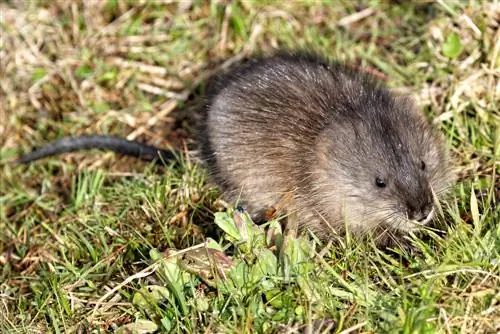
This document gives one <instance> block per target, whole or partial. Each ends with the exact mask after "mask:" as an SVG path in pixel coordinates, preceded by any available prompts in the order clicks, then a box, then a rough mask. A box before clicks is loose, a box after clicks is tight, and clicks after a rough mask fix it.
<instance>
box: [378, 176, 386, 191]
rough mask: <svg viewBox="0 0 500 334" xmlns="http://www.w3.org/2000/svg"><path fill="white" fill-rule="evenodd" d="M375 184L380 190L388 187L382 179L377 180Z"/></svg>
mask: <svg viewBox="0 0 500 334" xmlns="http://www.w3.org/2000/svg"><path fill="white" fill-rule="evenodd" d="M375 184H376V185H377V187H379V188H384V187H385V186H386V185H387V184H386V182H385V180H384V179H383V178H381V177H377V178H375Z"/></svg>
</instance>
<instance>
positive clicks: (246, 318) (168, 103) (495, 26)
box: [0, 0, 500, 333]
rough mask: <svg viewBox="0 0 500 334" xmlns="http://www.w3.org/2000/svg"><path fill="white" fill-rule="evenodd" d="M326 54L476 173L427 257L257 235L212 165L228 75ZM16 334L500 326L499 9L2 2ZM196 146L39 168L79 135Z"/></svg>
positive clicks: (1, 322) (5, 170) (10, 329)
mask: <svg viewBox="0 0 500 334" xmlns="http://www.w3.org/2000/svg"><path fill="white" fill-rule="evenodd" d="M285 48H286V49H307V50H313V51H315V52H318V53H321V54H324V55H327V56H328V57H330V58H331V59H335V60H338V61H341V62H345V63H347V64H349V65H350V66H352V67H356V68H359V69H360V70H362V71H366V72H369V73H371V74H373V75H375V76H376V77H378V78H379V79H380V80H382V81H385V82H386V83H387V84H388V85H389V86H390V87H391V88H393V89H394V90H395V91H397V92H398V93H403V94H408V95H412V96H414V97H415V100H416V101H417V102H418V105H419V107H420V108H422V109H423V110H425V112H426V113H427V114H428V115H429V116H430V117H431V118H432V119H433V122H434V123H435V124H436V126H437V127H439V129H440V130H441V131H442V133H443V134H444V135H445V137H446V140H447V147H448V148H449V151H450V154H451V157H452V162H453V165H454V167H455V170H456V174H457V182H456V185H455V186H454V187H453V189H452V191H451V193H450V196H449V198H448V199H447V200H446V202H445V203H444V204H443V213H442V215H441V219H440V221H439V222H438V226H439V230H431V231H429V232H426V233H425V235H420V236H419V235H417V236H410V239H411V243H412V245H413V250H412V251H409V250H402V249H379V248H377V247H375V246H374V245H373V243H371V242H365V243H357V242H354V241H353V240H352V239H350V238H346V239H345V242H344V243H342V244H335V245H333V244H322V243H321V242H319V241H318V240H315V239H314V237H312V236H309V235H304V236H301V237H299V238H293V237H290V236H287V235H284V234H283V233H282V231H281V228H280V226H279V224H278V223H277V222H275V221H273V222H270V223H269V224H268V225H265V226H256V225H254V224H253V223H252V222H251V221H250V220H249V218H248V216H247V215H246V213H245V212H242V211H241V210H240V209H239V208H236V209H234V208H233V205H234V203H225V202H224V201H223V200H221V198H220V193H219V191H218V189H217V188H216V187H215V186H214V185H213V184H211V183H210V180H209V179H208V178H207V175H206V172H205V171H204V170H203V168H201V167H200V166H199V165H198V164H197V162H196V152H195V151H194V150H193V147H194V145H193V144H194V143H193V129H194V128H195V125H196V122H197V120H198V118H197V110H198V108H199V106H200V103H201V102H200V101H202V98H203V93H204V90H205V87H206V85H207V84H209V79H210V77H211V76H212V75H214V74H216V73H218V72H219V71H221V70H223V69H224V68H226V67H227V66H228V65H229V64H231V63H233V62H235V61H239V60H241V59H245V58H248V57H250V56H251V55H253V54H262V53H271V52H273V50H278V49H285ZM0 58H1V59H0V60H1V63H0V69H1V72H0V73H1V77H0V101H1V104H0V116H1V121H0V332H2V333H47V332H54V333H60V332H66V333H72V332H79V333H87V332H96V333H97V332H108V331H116V332H118V333H131V332H137V333H152V332H154V331H158V332H169V331H170V332H181V333H190V332H195V333H196V332H204V333H214V332H217V333H220V332H224V333H254V332H256V333H262V332H266V333H267V332H273V333H301V332H305V333H307V332H311V333H312V332H324V333H330V332H333V333H361V332H365V333H374V332H376V333H436V332H439V333H496V332H498V331H500V268H499V266H500V263H499V262H500V261H499V259H500V224H499V223H498V222H499V219H500V203H499V198H500V181H499V180H500V178H499V177H498V175H499V174H500V127H499V126H498V125H499V124H500V111H499V110H500V3H498V1H479V0H478V1H471V2H465V1H462V2H459V1H445V0H442V1H411V2H410V1H396V0H394V1H389V0H385V1H382V0H381V1H368V0H367V1H349V0H344V1H333V2H319V1H318V2H317V1H301V2H299V1H288V2H275V1H265V2H264V1H263V2H257V1H255V2H254V1H232V2H231V1H210V2H209V1H187V0H186V1H183V2H172V3H170V2H169V1H156V2H155V1H139V0H137V1H132V0H129V1H116V0H108V1H104V0H103V1H98V0H87V1H69V0H57V1H41V0H40V1H37V0H32V1H15V0H10V1H9V0H7V1H4V2H2V3H0ZM91 133H99V134H113V135H118V136H122V137H127V138H129V139H139V140H141V141H144V142H147V143H149V144H153V145H158V146H161V147H174V148H177V149H178V151H179V155H180V157H179V159H180V161H181V163H179V164H167V165H165V166H155V165H153V164H148V163H145V162H142V161H138V160H136V159H133V158H127V157H123V156H120V155H117V154H113V153H109V152H101V151H96V150H94V151H89V152H81V153H71V154H65V155H63V156H59V157H53V158H48V159H44V160H42V161H38V162H36V163H33V164H31V165H29V166H18V165H16V164H14V160H15V158H16V156H17V155H18V154H19V153H20V152H26V151H29V150H30V149H31V148H32V147H35V146H39V145H41V144H43V143H46V142H48V141H50V140H54V139H56V138H60V137H62V136H65V135H74V134H91Z"/></svg>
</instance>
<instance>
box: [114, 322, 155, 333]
mask: <svg viewBox="0 0 500 334" xmlns="http://www.w3.org/2000/svg"><path fill="white" fill-rule="evenodd" d="M157 330H158V325H156V324H155V323H154V322H152V321H149V320H143V319H137V320H136V321H135V322H133V323H130V324H127V325H125V326H122V327H120V328H118V329H117V330H116V331H115V333H119V334H124V333H133V334H146V333H154V332H156V331H157Z"/></svg>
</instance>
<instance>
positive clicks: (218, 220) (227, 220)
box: [215, 212, 241, 240]
mask: <svg viewBox="0 0 500 334" xmlns="http://www.w3.org/2000/svg"><path fill="white" fill-rule="evenodd" d="M215 224H217V226H219V227H220V228H221V229H222V230H223V231H224V232H226V234H228V235H229V236H230V237H231V238H234V239H236V240H240V239H241V234H240V232H239V231H238V228H237V227H236V224H235V222H234V220H233V219H232V218H231V217H230V216H229V215H228V214H227V213H226V212H216V213H215Z"/></svg>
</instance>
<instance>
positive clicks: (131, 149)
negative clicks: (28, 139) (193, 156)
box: [16, 135, 177, 164]
mask: <svg viewBox="0 0 500 334" xmlns="http://www.w3.org/2000/svg"><path fill="white" fill-rule="evenodd" d="M89 149H102V150H109V151H113V152H116V153H120V154H124V155H129V156H133V157H138V158H140V159H143V160H148V161H152V160H156V161H158V162H160V163H161V162H162V161H169V160H177V158H176V156H175V155H174V153H173V152H172V151H170V150H163V149H160V148H157V147H154V146H150V145H146V144H143V143H140V142H138V141H133V140H127V139H124V138H120V137H114V136H97V135H95V136H76V137H65V138H62V139H60V140H57V141H54V142H52V143H49V144H47V145H45V146H42V147H40V148H38V149H35V150H33V151H32V152H30V153H27V154H25V155H22V156H20V157H19V158H18V159H17V160H16V162H17V163H21V164H27V163H30V162H32V161H35V160H39V159H42V158H45V157H48V156H52V155H58V154H61V153H67V152H74V151H80V150H89Z"/></svg>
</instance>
